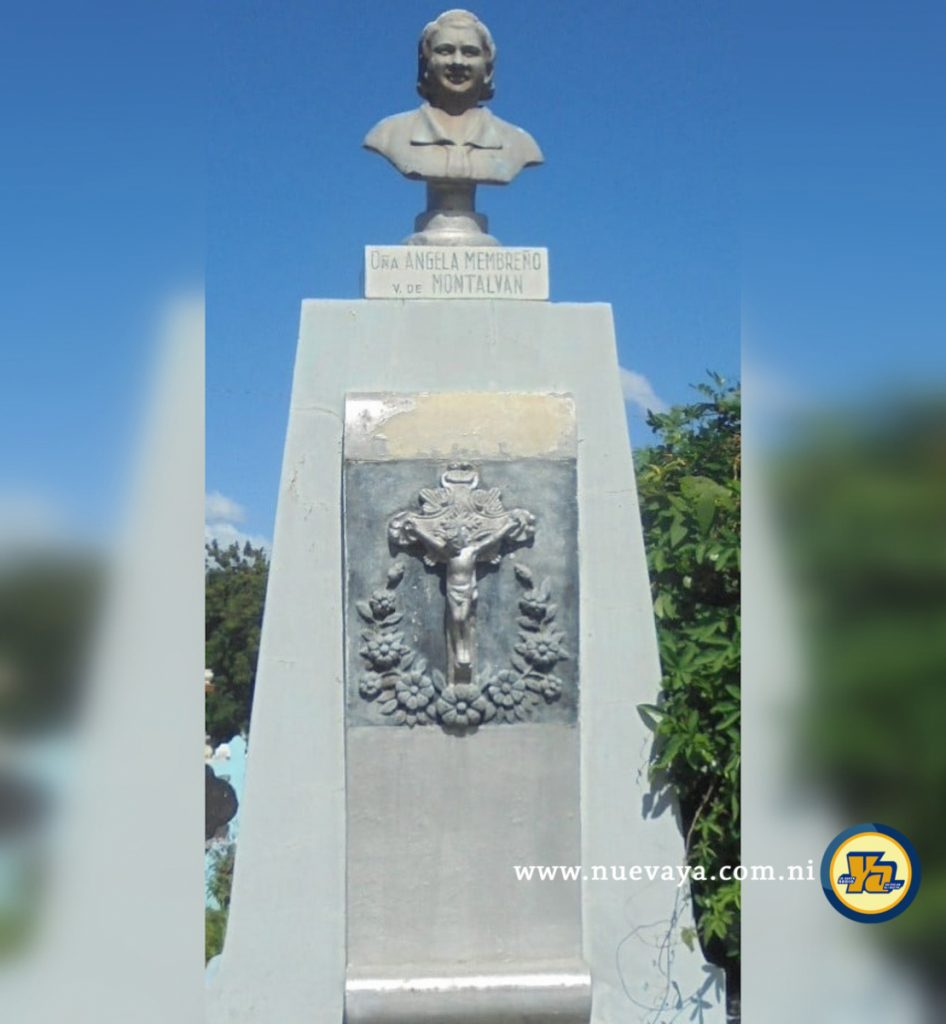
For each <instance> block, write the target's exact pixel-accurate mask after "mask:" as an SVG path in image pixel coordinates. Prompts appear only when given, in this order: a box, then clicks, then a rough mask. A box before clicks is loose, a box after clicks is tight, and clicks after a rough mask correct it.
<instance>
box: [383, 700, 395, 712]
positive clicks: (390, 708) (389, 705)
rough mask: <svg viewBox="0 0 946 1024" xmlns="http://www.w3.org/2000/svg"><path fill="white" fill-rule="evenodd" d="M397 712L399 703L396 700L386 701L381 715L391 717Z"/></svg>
mask: <svg viewBox="0 0 946 1024" xmlns="http://www.w3.org/2000/svg"><path fill="white" fill-rule="evenodd" d="M395 711H397V701H396V700H394V699H393V698H392V699H391V700H388V701H385V702H384V703H383V704H382V705H381V714H382V715H391V714H393V713H394V712H395Z"/></svg>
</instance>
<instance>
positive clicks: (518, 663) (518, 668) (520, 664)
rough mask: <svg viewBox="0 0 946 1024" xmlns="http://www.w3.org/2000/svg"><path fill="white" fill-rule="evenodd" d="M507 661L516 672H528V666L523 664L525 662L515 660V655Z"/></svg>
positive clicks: (520, 659) (518, 659)
mask: <svg viewBox="0 0 946 1024" xmlns="http://www.w3.org/2000/svg"><path fill="white" fill-rule="evenodd" d="M509 660H510V662H511V663H512V667H513V668H514V669H515V670H516V671H517V672H528V671H529V666H528V665H527V664H526V663H525V661H523V660H522V658H517V657H516V655H515V654H514V655H513V656H512V657H511V658H510V659H509Z"/></svg>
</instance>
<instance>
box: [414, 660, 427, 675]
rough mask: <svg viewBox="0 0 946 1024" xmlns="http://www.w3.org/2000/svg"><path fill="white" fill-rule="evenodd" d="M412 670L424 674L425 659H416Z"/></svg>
mask: <svg viewBox="0 0 946 1024" xmlns="http://www.w3.org/2000/svg"><path fill="white" fill-rule="evenodd" d="M414 668H416V669H417V671H418V672H426V671H427V659H426V658H418V659H417V664H416V665H415V666H414Z"/></svg>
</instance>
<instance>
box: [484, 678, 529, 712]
mask: <svg viewBox="0 0 946 1024" xmlns="http://www.w3.org/2000/svg"><path fill="white" fill-rule="evenodd" d="M527 692H528V691H527V690H526V684H525V680H524V679H523V678H522V676H521V675H519V674H518V673H516V672H511V671H510V670H509V669H503V671H502V672H497V673H496V675H495V676H494V677H493V678H492V679H491V680H490V681H489V683H487V685H486V694H487V696H488V697H489V699H490V700H491V701H492V702H493V703H494V704H495V705H496V711H497V713H498V715H499V720H500V721H502V722H515V721H516V720H517V719H519V720H522V719H524V718H525V717H526V709H525V706H524V705H523V703H522V702H523V700H525V697H526V694H527Z"/></svg>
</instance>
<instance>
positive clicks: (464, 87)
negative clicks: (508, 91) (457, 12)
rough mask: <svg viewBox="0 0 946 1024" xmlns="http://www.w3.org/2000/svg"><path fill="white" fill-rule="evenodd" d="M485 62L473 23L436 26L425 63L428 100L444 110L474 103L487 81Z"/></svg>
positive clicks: (481, 45) (486, 58) (469, 105)
mask: <svg viewBox="0 0 946 1024" xmlns="http://www.w3.org/2000/svg"><path fill="white" fill-rule="evenodd" d="M488 63H489V60H488V56H487V54H486V52H485V51H484V49H483V43H482V40H481V39H480V35H479V32H477V30H476V29H475V28H474V27H473V26H472V25H462V24H458V25H451V24H447V25H444V26H442V27H440V28H438V29H437V30H436V31H435V32H434V34H433V35H432V36H431V38H430V59H429V61H428V64H427V76H428V84H429V90H430V101H431V103H432V104H433V105H434V106H435V107H443V108H444V109H446V110H457V109H467V108H469V107H473V106H475V105H476V103H477V102H478V101H479V98H480V95H481V93H482V91H483V85H484V83H485V82H486V76H487V74H488Z"/></svg>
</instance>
